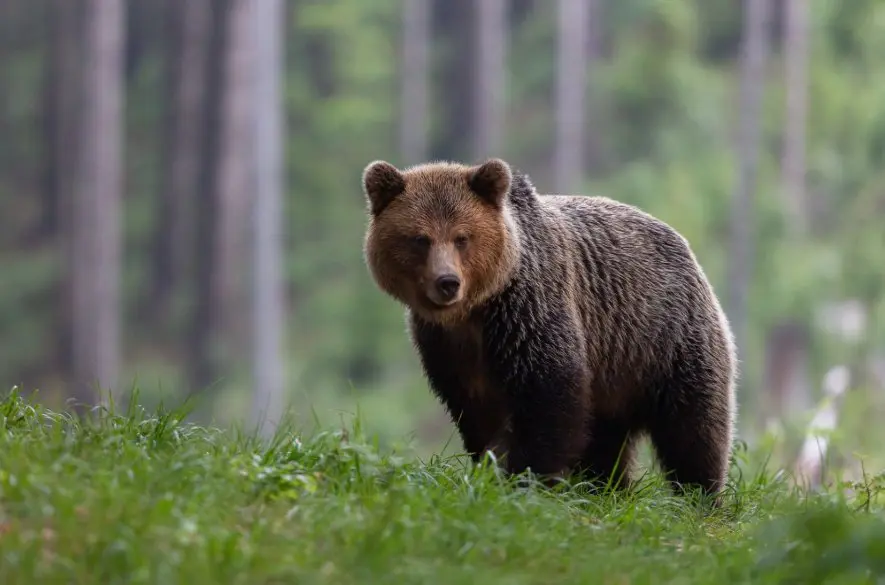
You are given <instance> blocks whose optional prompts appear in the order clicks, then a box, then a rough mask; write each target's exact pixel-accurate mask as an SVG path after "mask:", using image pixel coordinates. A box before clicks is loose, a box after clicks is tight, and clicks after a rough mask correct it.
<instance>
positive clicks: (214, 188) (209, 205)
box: [189, 0, 233, 391]
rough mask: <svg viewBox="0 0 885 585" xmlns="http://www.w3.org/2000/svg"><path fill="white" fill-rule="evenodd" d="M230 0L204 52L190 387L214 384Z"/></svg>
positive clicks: (222, 2) (216, 15)
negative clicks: (219, 226)
mask: <svg viewBox="0 0 885 585" xmlns="http://www.w3.org/2000/svg"><path fill="white" fill-rule="evenodd" d="M232 1H233V0H216V1H215V2H214V3H213V4H212V14H211V16H212V18H211V22H210V27H209V39H208V50H207V51H206V54H205V58H206V60H205V64H204V66H205V67H206V69H205V71H206V85H205V93H204V96H205V97H204V103H203V121H202V138H201V141H202V145H201V148H200V169H199V171H200V172H199V185H198V193H199V195H198V199H197V205H196V210H195V211H196V218H195V242H194V243H195V246H196V248H195V255H196V282H195V290H196V295H195V296H196V298H195V305H194V310H193V312H192V314H191V319H192V320H191V331H190V337H191V338H190V343H189V349H190V351H191V358H190V360H189V366H190V383H191V390H192V391H201V390H203V389H205V387H206V386H208V385H210V384H213V383H215V382H216V376H217V375H218V368H219V359H218V355H217V352H216V351H215V348H214V345H213V344H214V341H215V338H216V336H217V335H218V332H219V327H218V321H219V317H220V311H221V302H220V299H219V295H218V291H219V287H218V286H217V285H216V279H217V276H216V274H217V271H216V266H217V264H218V260H219V258H218V246H217V245H216V241H217V240H218V234H219V233H220V230H219V229H218V207H219V197H218V184H219V172H218V169H219V156H220V153H221V144H220V140H221V136H222V131H221V126H222V124H223V123H224V109H225V108H224V102H225V98H226V96H225V91H224V89H225V87H226V84H227V67H226V62H227V59H226V55H227V45H228V36H229V25H230V22H229V15H230V13H231V3H232Z"/></svg>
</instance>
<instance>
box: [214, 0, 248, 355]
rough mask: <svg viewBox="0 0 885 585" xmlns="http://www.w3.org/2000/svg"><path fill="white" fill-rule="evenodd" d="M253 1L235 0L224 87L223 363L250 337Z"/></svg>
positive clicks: (218, 270)
mask: <svg viewBox="0 0 885 585" xmlns="http://www.w3.org/2000/svg"><path fill="white" fill-rule="evenodd" d="M253 3H254V0H233V2H232V8H231V12H230V19H231V20H230V38H229V43H228V47H227V51H228V53H227V63H226V67H227V68H228V71H227V77H226V80H227V85H226V87H225V88H224V93H225V101H224V118H223V119H224V123H223V124H222V126H221V132H222V134H221V152H220V161H219V168H218V173H219V183H218V197H219V204H220V205H219V208H218V212H219V213H218V225H219V230H220V231H219V234H218V240H217V242H216V245H217V246H218V252H217V254H218V256H217V258H218V262H217V264H216V274H217V277H218V280H217V283H216V286H217V287H218V294H219V296H220V301H221V303H220V307H221V313H220V317H221V322H220V323H219V325H220V327H221V331H220V333H221V335H220V339H219V340H218V341H219V348H220V350H221V352H222V356H223V358H224V359H225V360H232V359H234V358H238V357H240V356H241V355H242V354H243V353H245V352H246V349H247V343H248V338H249V324H250V315H249V282H250V281H249V274H248V267H249V249H250V246H249V234H250V223H249V218H250V216H251V213H252V193H253V191H254V188H255V185H254V181H255V167H254V142H253V140H254V132H255V123H254V116H253V107H252V105H253V103H254V96H253V93H254V92H253V86H254V84H253V66H254V59H253V57H254V53H253V48H254V40H253V38H252V35H253V34H254V28H255V27H254V25H253V16H252V14H251V10H252V9H253V8H254V6H253Z"/></svg>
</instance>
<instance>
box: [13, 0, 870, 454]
mask: <svg viewBox="0 0 885 585" xmlns="http://www.w3.org/2000/svg"><path fill="white" fill-rule="evenodd" d="M128 4H129V6H130V7H132V6H135V7H137V10H136V9H133V10H135V11H134V12H132V16H131V18H130V24H131V30H130V31H129V32H131V33H133V34H131V35H130V46H129V47H128V48H129V53H127V66H129V67H131V70H129V71H128V87H127V103H126V116H127V139H126V161H127V168H126V180H125V184H126V193H127V197H126V205H125V210H126V221H125V232H126V233H125V236H126V250H125V263H124V283H123V284H124V293H125V300H126V311H127V323H126V346H127V348H126V349H127V351H126V355H127V357H128V358H129V363H128V364H126V370H125V371H126V372H127V373H128V372H132V373H138V374H140V377H141V378H142V379H147V380H149V381H150V382H153V381H154V380H155V379H156V376H157V375H159V374H160V373H161V374H163V380H162V382H163V385H165V386H167V387H168V386H169V385H170V384H174V383H175V381H176V380H177V379H178V378H180V376H179V375H174V374H180V370H182V369H184V368H186V367H187V364H186V363H185V360H184V359H183V358H182V357H181V356H179V355H175V353H174V352H172V351H167V352H165V353H164V352H161V351H156V350H155V346H157V345H169V346H172V347H179V346H180V343H174V344H173V343H171V342H172V341H178V337H176V338H175V339H160V340H158V339H157V338H156V334H157V327H156V325H157V319H156V315H146V314H145V313H144V309H143V306H144V304H143V301H144V300H145V299H144V296H145V295H146V294H149V292H150V290H151V287H150V286H149V285H150V282H151V278H152V276H151V273H150V271H149V270H150V266H151V253H152V250H151V243H152V238H153V234H154V233H155V231H156V230H157V229H159V228H162V226H157V224H156V221H157V218H156V208H157V205H156V202H157V192H158V188H159V185H160V184H161V181H160V179H161V175H160V173H161V160H162V159H161V157H160V156H159V155H160V153H161V148H162V142H161V140H160V136H161V135H160V132H161V130H162V115H163V107H162V106H163V103H162V100H163V96H164V95H165V91H164V88H163V86H162V84H163V83H165V78H164V75H163V74H162V51H163V46H164V41H163V38H162V37H161V36H160V33H161V29H162V27H161V26H160V24H159V23H162V19H161V18H160V13H159V11H160V10H161V7H162V5H163V3H137V2H136V3H132V2H130V3H128ZM526 5H528V6H530V9H528V10H527V11H526V12H525V13H524V14H523V15H521V16H520V18H518V19H513V20H514V25H513V27H512V29H511V30H508V33H507V34H508V37H507V38H508V49H507V50H508V54H507V64H508V65H507V66H508V71H507V76H506V78H507V100H506V101H507V114H506V120H507V121H508V127H507V128H506V132H505V144H504V147H503V152H502V156H505V157H506V158H508V159H510V160H512V161H513V162H514V163H516V164H517V165H518V166H519V167H520V168H521V169H522V170H525V171H527V172H528V173H530V174H531V175H532V177H533V178H534V179H535V183H536V184H537V186H538V187H539V188H540V189H541V190H549V189H551V188H552V181H551V177H550V174H551V172H552V165H551V164H550V159H551V153H552V151H553V142H554V139H555V137H554V135H553V127H554V125H553V114H554V112H553V111H552V108H551V104H552V103H553V100H552V95H553V88H554V87H555V74H556V72H555V69H554V64H555V59H554V56H555V53H554V51H555V46H556V30H555V27H556V15H555V12H554V11H553V10H551V9H550V7H549V6H547V4H546V3H543V2H531V3H526ZM603 5H604V10H603V11H602V16H601V22H600V23H599V25H598V26H597V27H596V28H595V30H597V31H598V32H599V33H600V35H601V42H600V43H599V46H600V47H601V57H600V60H599V61H598V62H597V63H594V64H593V70H592V72H591V74H590V75H589V76H588V88H589V89H590V90H591V95H592V96H593V100H592V105H591V106H590V107H588V112H587V114H588V118H587V120H588V121H587V127H588V132H591V133H593V134H594V137H595V139H596V142H598V143H599V144H600V146H601V150H602V151H603V152H602V154H601V158H602V161H601V162H598V163H595V164H594V165H592V167H591V166H590V165H588V171H587V176H586V177H585V184H586V186H587V188H586V192H593V193H599V194H604V195H608V196H611V197H613V198H616V199H619V200H623V201H627V202H630V203H634V204H637V205H639V206H641V207H642V208H643V209H646V210H647V211H649V212H651V213H653V214H655V215H657V216H659V217H661V218H662V219H664V220H665V221H668V222H669V223H671V224H672V225H673V226H674V227H676V228H677V229H678V230H680V231H681V232H683V233H684V234H685V236H686V237H687V238H688V239H689V241H690V242H691V243H692V246H693V248H694V250H695V252H696V254H697V256H698V258H699V260H700V262H701V264H702V265H703V267H704V270H705V272H707V274H708V275H709V276H710V278H711V280H712V281H713V283H714V285H715V287H716V290H717V291H718V292H719V293H720V295H721V296H722V297H723V301H726V300H727V299H725V295H726V290H727V286H726V284H727V283H726V267H727V264H728V262H729V258H728V250H727V234H728V230H729V220H730V217H729V214H730V209H731V203H730V200H731V197H732V193H733V192H734V186H735V173H736V166H735V134H736V128H737V123H738V119H737V116H736V112H737V95H738V91H737V89H738V84H737V71H738V64H739V43H740V37H741V27H742V23H741V18H742V15H741V10H740V9H741V3H738V2H732V1H730V0H703V1H701V0H621V1H618V2H605V3H603ZM287 7H288V14H289V20H288V22H287V23H286V26H287V38H286V76H285V83H284V91H285V105H286V119H287V126H286V149H287V159H286V170H287V185H288V189H289V192H288V197H287V200H286V225H285V229H286V235H287V250H286V257H285V261H286V266H285V274H286V278H287V280H288V285H289V290H290V295H289V299H290V308H291V315H292V318H291V322H290V325H291V326H290V327H289V328H288V330H287V333H288V338H289V347H288V351H289V357H290V360H289V362H290V363H289V368H290V373H291V377H290V380H291V385H292V388H293V390H292V396H291V398H292V399H293V400H295V401H298V403H299V404H300V405H301V407H302V408H301V411H302V415H303V417H304V416H306V415H305V414H304V413H306V412H307V411H309V407H310V406H317V410H322V411H323V412H320V413H318V414H319V416H320V417H321V418H322V419H323V420H324V421H328V420H329V419H330V418H331V417H334V416H337V411H338V410H339V409H341V408H351V407H352V404H353V396H352V394H349V393H352V392H358V393H359V394H360V403H361V404H364V405H365V404H369V405H370V410H369V412H370V419H369V422H368V423H367V424H370V426H371V427H372V428H373V429H378V431H379V433H381V434H382V435H384V436H392V435H393V434H395V433H397V432H400V431H401V432H402V433H408V432H410V431H411V430H413V429H415V428H417V427H419V426H420V425H421V422H420V421H422V420H424V418H423V417H424V416H425V415H426V414H427V413H428V412H429V411H434V412H439V409H438V408H436V407H435V405H433V401H432V399H431V398H429V397H428V396H427V392H426V388H425V384H424V382H423V380H422V378H421V375H420V370H419V367H418V362H417V359H416V358H415V355H414V352H413V351H412V348H411V347H410V344H409V341H408V338H407V336H406V333H405V327H404V322H403V316H402V309H401V308H400V307H399V306H397V304H396V303H395V302H393V301H392V300H390V299H389V298H387V297H386V296H385V295H384V294H383V293H381V292H380V291H378V290H377V288H376V287H375V286H374V284H373V283H372V282H371V279H370V278H369V275H368V272H367V270H366V268H365V265H364V263H363V258H362V250H361V248H362V239H363V233H364V228H365V222H366V218H365V202H364V201H363V197H362V194H361V192H360V186H359V176H360V172H361V170H362V169H363V167H364V165H365V164H366V163H367V162H369V161H370V160H373V159H377V158H386V159H388V160H391V161H394V162H398V161H399V160H401V158H402V153H398V152H397V147H396V140H395V137H396V135H397V130H398V128H397V124H398V122H397V120H398V116H399V105H400V103H399V101H400V100H399V97H398V95H399V81H400V45H399V43H400V39H401V37H400V29H401V26H402V18H401V16H402V15H401V8H402V2H401V0H379V1H373V2H366V1H364V0H326V1H323V2H315V1H309V0H298V1H293V2H289V3H287ZM43 8H44V6H43V3H41V2H34V3H30V4H27V3H23V4H20V5H17V6H16V7H14V8H8V9H5V12H3V17H4V18H0V21H2V22H0V43H2V46H0V49H2V50H0V90H2V91H0V224H2V230H0V243H2V245H3V247H4V251H3V252H2V256H0V259H2V271H3V274H2V277H0V281H2V282H3V283H4V286H0V342H2V343H0V345H2V346H3V347H4V351H3V354H2V356H0V377H3V378H5V379H11V380H15V381H18V380H20V379H22V380H23V381H24V382H25V383H26V384H28V386H29V387H32V386H34V385H39V384H43V383H45V382H46V381H47V380H52V379H53V375H54V374H56V373H57V372H54V371H53V362H54V356H55V355H56V354H57V351H56V345H57V338H58V336H59V331H60V330H61V329H62V324H61V322H60V321H59V317H60V312H59V311H58V306H57V302H58V299H59V298H61V295H58V294H57V291H56V290H54V287H55V285H56V283H57V282H58V280H59V278H58V277H59V268H60V266H59V262H58V261H57V260H50V257H51V254H50V253H49V252H47V250H48V249H50V248H51V247H56V248H57V247H58V244H59V242H58V241H57V240H56V239H53V238H48V239H47V238H44V239H43V240H40V241H39V243H38V245H33V242H32V241H31V239H30V234H31V233H33V232H34V231H35V230H34V229H33V228H34V225H35V224H36V223H37V222H38V221H39V220H38V217H39V214H40V208H41V205H42V203H43V202H42V200H41V197H40V195H41V184H42V181H43V180H44V177H43V172H44V169H43V159H42V158H41V157H42V156H43V149H44V148H45V144H43V138H44V137H43V132H42V130H41V128H42V124H43V123H44V122H45V120H44V119H43V114H42V113H41V103H42V99H43V96H41V85H42V83H43V81H44V72H45V70H44V67H45V57H46V47H48V43H47V42H46V39H47V37H46V34H47V31H46V30H45V24H46V23H45V19H44V18H43V13H42V12H41V10H42V9H43ZM883 11H885V6H883V5H882V3H881V2H878V1H876V0H854V1H852V2H840V1H836V0H815V1H814V2H813V6H812V8H811V10H810V15H811V21H812V22H811V28H812V31H811V33H812V34H811V55H810V61H809V84H810V87H809V97H810V102H809V113H808V118H807V121H808V128H807V154H808V187H809V209H810V212H811V220H812V228H813V229H812V231H811V234H810V235H809V236H808V237H807V238H804V239H800V240H793V239H791V238H789V237H787V229H786V228H787V223H786V222H787V218H786V217H785V214H784V213H783V211H784V209H783V208H784V206H783V203H782V201H783V200H782V195H783V194H782V191H781V186H780V160H779V158H780V151H781V145H782V131H783V130H782V126H783V120H784V116H783V114H784V87H783V67H782V59H781V57H782V55H781V52H782V47H781V45H782V43H781V39H780V36H779V30H780V26H779V25H780V19H779V18H778V19H775V20H776V22H774V23H773V25H772V26H771V27H770V29H771V37H772V39H771V40H772V43H771V49H772V52H771V55H770V58H769V60H768V67H767V76H766V86H765V100H764V115H763V120H762V122H763V136H764V144H763V150H762V152H761V153H760V167H759V180H758V191H757V196H756V200H755V202H754V203H755V209H754V214H753V235H754V248H755V250H756V254H755V257H754V261H753V284H752V290H751V298H750V307H749V313H750V323H749V333H748V335H749V341H748V348H747V354H746V355H745V356H742V372H743V376H742V379H743V385H742V387H741V390H742V393H741V400H742V403H750V404H753V403H756V402H758V401H757V400H754V399H753V397H758V396H760V395H761V394H762V393H764V392H765V391H766V390H767V389H766V388H764V387H763V383H762V380H761V373H762V361H763V359H764V340H765V336H766V333H767V332H768V331H769V330H770V328H771V327H772V326H773V325H775V324H776V323H779V322H781V321H782V320H784V319H792V320H797V321H799V322H802V323H804V324H806V325H807V326H808V327H809V328H810V329H811V332H812V341H813V344H812V345H813V350H814V353H813V356H812V357H813V363H812V370H813V371H812V372H811V374H812V375H811V378H810V379H811V380H812V381H813V383H815V384H816V381H817V380H818V379H819V377H820V375H821V374H822V373H823V372H824V371H826V370H827V369H828V368H830V367H832V366H833V365H835V364H836V363H840V362H843V361H848V362H858V361H859V359H860V358H858V355H859V354H858V351H859V348H862V349H864V350H866V349H868V348H874V347H877V346H879V347H880V346H881V345H882V344H883V343H885V288H883V283H885V269H883V266H885V262H882V254H883V252H882V251H883V250H885V231H883V230H882V228H881V225H882V219H881V217H882V214H883V213H885V193H883V190H882V184H883V181H882V178H883V175H882V171H881V169H882V168H883V164H885V76H883V75H882V73H881V72H882V71H883V65H885V57H883V56H885V28H883V27H885V24H883V23H885V18H883V13H885V12H883ZM453 30H455V31H456V32H455V34H457V35H467V34H469V32H470V27H468V26H463V27H461V28H460V29H458V27H454V28H453ZM437 32H438V31H437ZM464 42H466V37H464V36H456V37H455V38H440V35H439V34H436V33H435V36H434V39H433V45H432V47H431V51H432V54H431V59H432V61H433V62H437V61H439V60H440V59H441V58H442V57H446V56H447V55H450V54H452V53H453V52H452V49H453V47H455V46H457V45H458V44H459V43H464ZM434 71H436V70H434ZM465 74H466V68H465ZM448 83H449V82H448V81H444V82H440V81H439V80H436V79H434V87H435V89H436V90H438V93H437V94H435V95H433V96H432V99H431V102H432V111H431V112H430V118H431V119H430V120H429V121H428V122H429V124H428V125H429V127H430V128H431V133H432V136H431V141H430V142H431V143H434V142H435V140H433V139H434V138H437V137H438V136H440V135H442V134H446V135H448V134H447V133H446V132H445V130H446V128H442V127H441V118H442V116H440V111H441V105H445V104H446V103H447V102H448V101H450V100H454V99H455V98H464V96H453V95H451V93H452V92H453V91H454V90H453V89H452V88H451V87H448V86H447V84H448ZM459 140H461V141H462V144H457V145H451V146H452V148H451V150H453V151H459V152H466V151H468V150H469V148H467V146H468V144H467V141H468V140H469V137H468V136H462V137H460V138H459ZM7 248H8V251H6V250H7ZM7 283H12V284H11V285H8V284H7ZM846 298H857V299H859V300H861V301H862V302H863V303H865V304H866V305H867V306H868V307H869V309H870V312H871V320H870V324H869V329H868V332H867V335H868V339H865V340H863V341H862V342H861V343H859V344H856V345H855V344H846V343H843V342H842V341H840V340H838V339H835V338H833V337H832V335H830V334H828V333H827V332H824V331H821V330H819V329H818V328H817V321H816V318H815V316H816V314H817V313H818V311H819V310H820V309H821V306H822V305H823V304H824V303H828V302H832V301H840V300H844V299H846ZM170 325H173V326H171V327H164V328H162V329H163V330H165V331H171V332H174V335H175V336H179V337H180V334H181V331H182V329H183V328H182V326H181V323H174V324H170ZM157 354H162V355H159V356H158V355H157ZM241 362H242V361H241ZM232 365H239V366H243V365H244V364H243V363H239V364H232ZM244 369H245V368H240V369H239V370H237V369H236V368H234V367H232V368H231V370H232V371H231V372H226V374H227V379H226V384H227V386H228V387H229V388H230V389H231V393H237V392H238V393H239V394H238V395H237V396H236V397H234V398H231V399H229V400H228V397H227V395H225V398H224V399H222V400H221V401H220V407H219V409H218V413H219V415H220V416H222V417H225V416H232V415H239V414H240V413H241V412H242V407H243V404H244V403H245V402H246V399H247V398H246V394H247V391H248V384H245V383H240V382H241V381H242V380H243V379H244V378H245V374H243V371H244ZM167 372H169V375H168V376H167V375H166V374H167ZM35 373H40V374H45V375H43V376H40V375H35ZM32 380H34V381H33V383H32V382H31V381H32ZM342 388H344V389H352V390H350V391H348V392H342V391H341V389H342ZM152 398H154V399H156V396H153V397H152ZM434 408H436V410H433V409H434ZM330 412H332V413H333V414H332V415H330V414H329V413H330ZM742 412H743V416H742V417H741V421H742V422H744V421H752V420H753V419H754V418H755V413H754V412H752V411H749V410H744V411H742ZM747 426H750V423H749V422H748V423H747ZM443 428H444V429H445V431H446V432H447V431H449V430H450V426H444V425H443ZM434 440H440V437H436V438H435V439H434Z"/></svg>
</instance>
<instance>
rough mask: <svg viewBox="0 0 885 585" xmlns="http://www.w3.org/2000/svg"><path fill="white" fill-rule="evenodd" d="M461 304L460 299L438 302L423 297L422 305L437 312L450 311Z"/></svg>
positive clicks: (429, 297)
mask: <svg viewBox="0 0 885 585" xmlns="http://www.w3.org/2000/svg"><path fill="white" fill-rule="evenodd" d="M460 302H461V298H460V297H459V298H454V299H451V300H448V301H443V300H438V299H434V298H432V297H431V296H430V295H425V296H424V304H425V305H427V307H428V308H429V309H433V310H437V311H445V310H446V309H451V308H452V307H454V306H455V305H457V304H458V303H460Z"/></svg>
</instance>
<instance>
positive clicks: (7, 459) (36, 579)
mask: <svg viewBox="0 0 885 585" xmlns="http://www.w3.org/2000/svg"><path fill="white" fill-rule="evenodd" d="M185 415H186V412H185V411H184V410H178V411H174V410H173V411H166V410H160V411H158V412H155V413H148V412H145V411H143V410H140V409H139V408H137V407H132V408H130V409H129V410H128V411H127V412H125V413H120V414H117V413H114V412H112V411H109V410H99V411H96V412H95V413H93V415H92V416H89V417H86V418H84V419H78V418H75V417H74V416H72V415H69V414H63V413H57V412H52V411H49V410H45V409H44V408H42V407H41V406H39V405H38V404H35V403H31V402H29V401H28V400H25V399H23V398H22V397H21V396H19V395H18V394H16V393H13V394H11V395H10V396H9V397H8V398H7V399H5V401H3V402H0V583H3V584H10V585H12V584H17V583H29V584H30V583H90V584H93V583H103V584H113V583H157V584H164V585H171V584H174V583H187V584H188V585H199V584H203V583H213V584H216V583H242V584H249V585H255V584H263V583H266V584H270V583H384V584H399V583H482V584H483V585H492V584H496V583H508V584H511V583H513V584H520V583H526V584H528V583H539V584H541V583H543V584H549V583H716V584H720V583H876V582H879V583H881V582H883V579H885V514H883V509H882V502H883V493H885V489H883V481H882V477H881V476H879V477H875V476H872V477H870V478H869V480H868V481H867V482H865V483H863V484H862V485H853V486H841V485H840V486H838V488H836V487H834V488H831V489H828V490H825V491H823V492H818V493H806V492H803V491H801V490H799V489H796V488H793V487H791V486H790V484H789V483H787V481H786V479H785V478H784V477H783V476H781V475H776V474H772V473H770V472H769V471H767V470H766V469H765V467H764V466H762V465H755V466H754V465H753V464H751V463H750V459H751V458H750V457H749V456H748V454H747V453H746V451H745V450H738V451H737V453H736V455H735V460H734V462H733V465H732V476H731V482H730V485H729V488H728V490H727V493H726V495H725V498H724V501H723V506H722V507H721V508H719V509H715V510H711V509H710V508H709V507H707V506H705V505H704V504H703V502H700V501H698V500H696V499H695V498H694V497H690V496H689V497H680V496H675V495H673V494H671V492H670V491H669V490H668V488H667V487H666V485H665V484H664V483H663V482H662V481H661V480H660V478H659V477H657V476H656V475H655V474H649V475H648V476H647V477H645V478H644V479H643V480H642V482H641V483H640V485H639V486H638V488H637V489H636V490H634V491H632V492H630V493H624V492H617V491H606V492H605V493H601V494H597V493H592V492H591V491H589V490H588V489H587V488H586V486H585V485H583V484H581V483H563V484H562V485H559V486H557V487H555V488H553V489H547V488H543V487H541V486H540V485H539V484H536V483H531V482H530V483H528V484H526V483H525V482H522V483H516V481H515V480H514V479H512V478H507V477H505V476H504V475H502V474H501V473H499V472H498V471H497V470H496V468H495V466H494V465H493V463H492V462H488V461H487V462H485V463H484V464H481V465H473V464H470V463H468V462H467V461H465V458H463V457H460V456H450V457H432V458H431V459H430V460H428V461H420V460H416V459H415V458H414V457H411V456H405V455H402V454H398V453H396V452H395V451H389V450H383V449H380V448H379V447H378V445H377V444H374V443H373V441H372V440H370V439H369V438H367V437H364V436H363V435H362V433H361V431H360V428H359V425H358V424H357V425H354V426H352V427H351V428H340V429H327V430H325V431H322V432H317V433H313V434H310V435H304V434H300V433H298V432H295V431H294V430H293V429H290V428H287V429H284V430H280V431H279V432H278V433H277V434H276V436H275V437H274V438H273V439H272V440H270V441H261V440H258V439H257V438H255V437H254V436H251V435H249V434H247V433H244V432H242V431H241V430H237V429H227V430H220V429H212V428H204V427H200V426H196V425H193V424H190V423H187V422H185ZM845 487H850V488H851V489H850V490H849V489H844V488H845Z"/></svg>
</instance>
